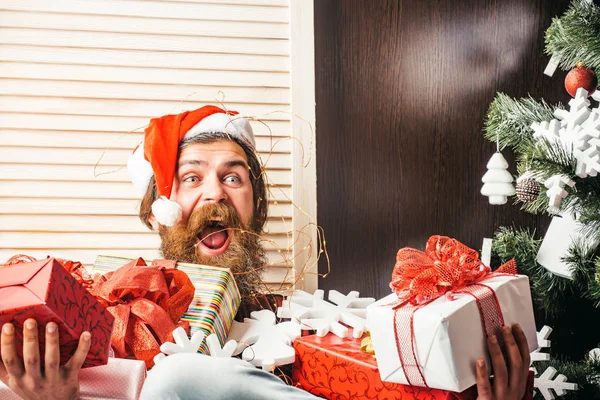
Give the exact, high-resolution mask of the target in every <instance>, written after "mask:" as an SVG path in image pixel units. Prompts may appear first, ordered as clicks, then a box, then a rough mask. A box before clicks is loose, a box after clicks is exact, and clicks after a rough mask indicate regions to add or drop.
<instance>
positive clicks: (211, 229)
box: [197, 220, 231, 256]
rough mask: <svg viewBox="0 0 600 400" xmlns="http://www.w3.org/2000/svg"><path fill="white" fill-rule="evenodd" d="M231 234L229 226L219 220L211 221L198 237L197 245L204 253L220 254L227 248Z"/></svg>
mask: <svg viewBox="0 0 600 400" xmlns="http://www.w3.org/2000/svg"><path fill="white" fill-rule="evenodd" d="M230 240H231V235H230V233H229V229H227V226H225V225H224V224H222V223H221V222H220V221H218V220H214V221H210V222H209V223H208V225H207V226H206V227H205V228H204V229H203V230H202V231H201V232H200V234H199V235H198V238H197V241H198V242H197V246H198V247H199V248H200V249H201V250H202V252H203V253H206V254H209V255H213V256H218V255H221V254H223V253H224V252H225V250H227V247H228V246H229V242H230Z"/></svg>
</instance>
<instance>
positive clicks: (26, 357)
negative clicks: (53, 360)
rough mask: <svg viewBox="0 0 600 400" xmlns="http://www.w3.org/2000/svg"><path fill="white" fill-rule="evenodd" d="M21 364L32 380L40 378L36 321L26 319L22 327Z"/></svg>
mask: <svg viewBox="0 0 600 400" xmlns="http://www.w3.org/2000/svg"><path fill="white" fill-rule="evenodd" d="M23 364H24V365H25V372H26V373H27V374H28V375H29V376H31V377H32V378H33V379H34V380H36V381H37V380H39V379H41V378H42V372H41V371H40V342H39V340H38V325H37V322H36V320H34V319H31V318H30V319H28V320H26V321H25V324H24V325H23Z"/></svg>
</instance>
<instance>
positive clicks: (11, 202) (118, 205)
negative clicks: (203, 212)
mask: <svg viewBox="0 0 600 400" xmlns="http://www.w3.org/2000/svg"><path fill="white" fill-rule="evenodd" d="M139 204H140V201H139V200H137V199H136V200H119V199H111V201H110V202H108V201H106V200H100V199H68V198H67V199H64V198H63V199H61V198H43V197H42V198H39V197H38V198H24V197H7V198H0V214H3V215H5V214H19V215H32V216H34V215H38V214H42V215H63V214H70V215H93V216H104V215H132V216H136V218H137V215H138V212H139ZM269 216H270V217H271V218H291V216H292V205H291V204H290V203H278V204H274V203H271V204H269ZM32 218H34V217H32ZM0 228H1V227H0ZM1 245H2V243H0V246H1Z"/></svg>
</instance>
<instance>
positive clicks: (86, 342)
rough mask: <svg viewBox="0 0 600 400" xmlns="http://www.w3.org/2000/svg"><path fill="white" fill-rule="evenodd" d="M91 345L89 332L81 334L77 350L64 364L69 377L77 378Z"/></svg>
mask: <svg viewBox="0 0 600 400" xmlns="http://www.w3.org/2000/svg"><path fill="white" fill-rule="evenodd" d="M91 344H92V335H91V334H90V333H89V332H83V333H82V334H81V337H80V338H79V345H78V346H77V350H75V354H73V357H71V359H70V360H69V362H67V364H65V367H66V368H67V369H68V370H69V375H70V376H71V377H73V376H77V374H79V370H80V369H81V366H82V365H83V362H84V361H85V358H86V357H87V353H88V351H89V350H90V346H91Z"/></svg>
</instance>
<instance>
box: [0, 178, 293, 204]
mask: <svg viewBox="0 0 600 400" xmlns="http://www.w3.org/2000/svg"><path fill="white" fill-rule="evenodd" d="M291 194H292V189H291V187H289V186H279V188H278V189H275V190H272V191H271V194H270V196H269V199H271V200H273V201H290V199H291V197H292V196H291ZM0 197H41V198H61V197H68V198H73V199H107V200H109V199H110V200H111V201H112V199H122V200H135V199H138V196H137V193H136V192H135V190H134V188H133V185H132V184H130V183H127V182H104V183H102V184H100V183H98V182H61V181H56V182H51V181H44V182H37V183H35V184H31V182H27V181H0Z"/></svg>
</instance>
